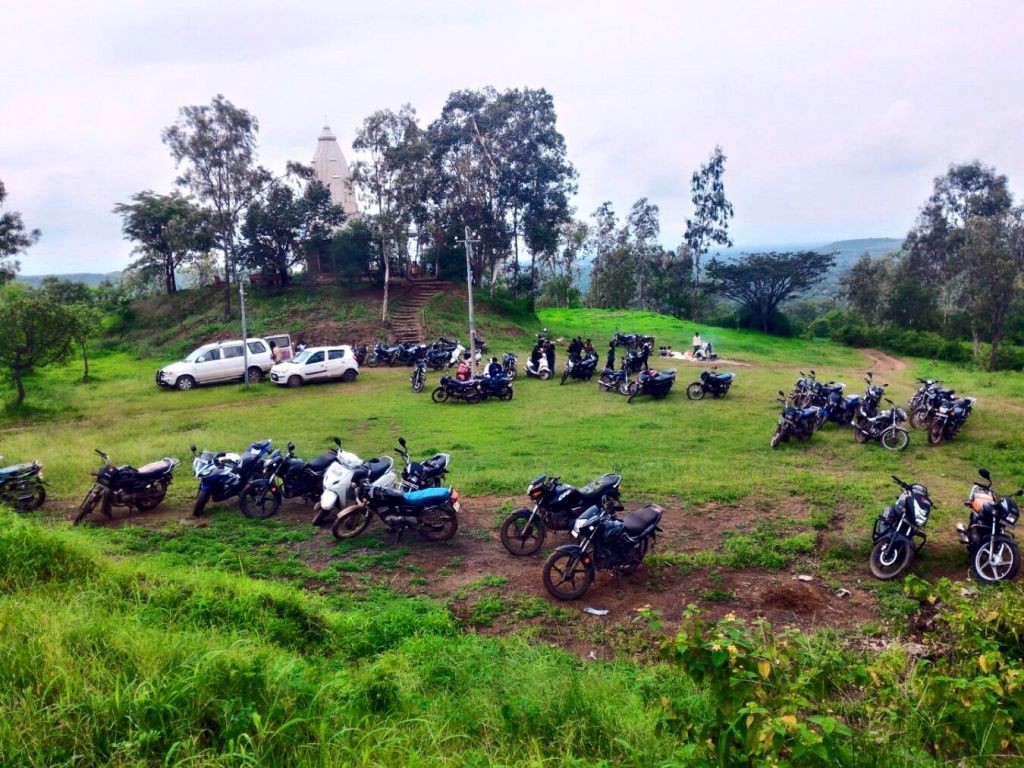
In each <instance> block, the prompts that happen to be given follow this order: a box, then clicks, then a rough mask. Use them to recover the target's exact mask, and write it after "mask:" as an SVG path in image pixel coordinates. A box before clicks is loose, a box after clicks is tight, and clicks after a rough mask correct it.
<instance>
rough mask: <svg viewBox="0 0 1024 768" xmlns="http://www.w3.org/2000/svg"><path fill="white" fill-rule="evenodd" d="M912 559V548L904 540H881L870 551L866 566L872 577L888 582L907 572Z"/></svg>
mask: <svg viewBox="0 0 1024 768" xmlns="http://www.w3.org/2000/svg"><path fill="white" fill-rule="evenodd" d="M913 559H914V548H913V547H912V546H910V543H909V542H908V541H907V540H906V539H895V540H892V541H890V540H889V539H882V540H880V541H878V542H877V543H876V544H875V546H874V548H873V549H872V550H871V559H870V560H869V561H868V565H869V567H870V568H871V575H872V576H874V577H875V578H876V579H881V580H882V581H889V580H890V579H895V578H896V577H897V576H899V575H900V574H901V573H903V572H904V571H905V570H907V568H909V567H910V563H911V562H912V561H913Z"/></svg>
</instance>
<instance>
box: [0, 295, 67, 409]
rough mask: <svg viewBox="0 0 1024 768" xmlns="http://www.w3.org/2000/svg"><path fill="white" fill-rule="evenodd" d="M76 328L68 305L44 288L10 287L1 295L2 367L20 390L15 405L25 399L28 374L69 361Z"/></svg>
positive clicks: (0, 354) (0, 364)
mask: <svg viewBox="0 0 1024 768" xmlns="http://www.w3.org/2000/svg"><path fill="white" fill-rule="evenodd" d="M75 330H76V322H75V318H74V315H73V314H72V312H71V310H70V309H69V308H68V307H65V306H63V305H61V304H60V303H58V302H57V301H55V300H54V299H53V298H52V297H50V296H49V295H47V294H46V293H44V292H42V291H33V290H31V289H29V288H25V287H23V286H20V285H18V286H8V287H7V288H5V289H4V292H3V294H2V296H0V368H3V369H5V370H6V372H7V373H8V375H10V377H11V381H12V382H13V383H14V386H15V388H16V389H17V391H18V398H17V400H16V401H15V405H21V404H22V402H23V401H24V400H25V384H24V377H25V375H26V374H28V373H30V372H31V371H33V370H35V369H36V368H42V367H44V366H47V365H51V364H52V363H61V362H64V361H65V360H67V358H68V356H69V355H70V353H71V343H72V340H73V338H74V334H75Z"/></svg>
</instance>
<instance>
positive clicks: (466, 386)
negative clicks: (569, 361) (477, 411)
mask: <svg viewBox="0 0 1024 768" xmlns="http://www.w3.org/2000/svg"><path fill="white" fill-rule="evenodd" d="M518 363H519V361H518V358H517V357H516V355H515V353H514V352H506V353H505V354H504V355H503V356H502V360H501V363H500V366H501V373H500V374H495V375H485V376H474V377H472V378H469V379H465V380H463V379H459V378H458V377H454V376H442V377H441V379H440V381H439V382H438V386H437V388H436V389H435V390H434V391H433V392H431V394H430V398H431V400H433V401H434V402H435V403H444V402H447V401H449V400H451V401H453V402H466V403H470V404H473V403H479V402H482V401H484V400H489V399H490V398H492V397H493V398H496V399H498V400H511V399H512V395H513V394H514V393H513V390H512V382H513V381H515V379H516V376H518V375H519V369H518ZM426 380H427V366H426V363H425V361H423V360H420V361H418V362H417V363H416V364H415V365H414V367H413V370H412V373H411V374H409V384H410V386H411V387H412V391H413V392H417V393H418V392H422V391H423V388H424V386H425V385H426Z"/></svg>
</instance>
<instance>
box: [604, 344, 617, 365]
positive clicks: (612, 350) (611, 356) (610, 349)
mask: <svg viewBox="0 0 1024 768" xmlns="http://www.w3.org/2000/svg"><path fill="white" fill-rule="evenodd" d="M604 367H605V368H611V369H612V370H614V369H615V342H614V341H609V342H608V360H606V361H605V365H604Z"/></svg>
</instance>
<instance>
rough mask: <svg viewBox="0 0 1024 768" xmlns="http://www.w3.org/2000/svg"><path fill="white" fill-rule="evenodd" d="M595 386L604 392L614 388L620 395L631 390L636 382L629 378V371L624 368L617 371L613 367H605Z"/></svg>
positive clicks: (626, 393)
mask: <svg viewBox="0 0 1024 768" xmlns="http://www.w3.org/2000/svg"><path fill="white" fill-rule="evenodd" d="M597 386H598V388H599V389H602V390H604V391H605V392H610V391H611V390H615V391H616V392H618V393H619V394H620V395H628V394H629V393H630V392H632V391H633V388H634V387H635V386H636V382H634V381H630V380H629V371H627V370H626V369H625V368H620V369H619V370H617V371H616V370H615V369H614V368H605V369H604V370H603V371H601V375H600V376H599V377H598V379H597Z"/></svg>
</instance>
